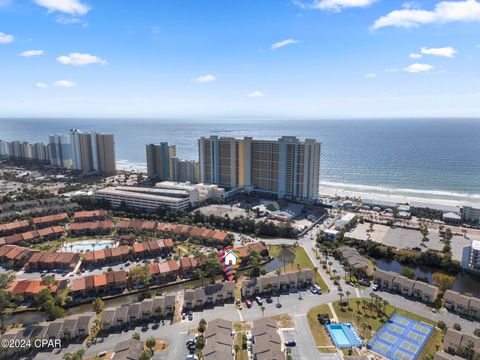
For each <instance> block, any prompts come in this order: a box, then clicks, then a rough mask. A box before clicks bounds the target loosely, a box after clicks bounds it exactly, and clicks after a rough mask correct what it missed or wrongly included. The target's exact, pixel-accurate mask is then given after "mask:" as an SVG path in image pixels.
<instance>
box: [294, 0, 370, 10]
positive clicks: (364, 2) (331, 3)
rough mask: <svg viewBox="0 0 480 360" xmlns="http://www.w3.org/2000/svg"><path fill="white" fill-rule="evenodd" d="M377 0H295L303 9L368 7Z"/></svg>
mask: <svg viewBox="0 0 480 360" xmlns="http://www.w3.org/2000/svg"><path fill="white" fill-rule="evenodd" d="M376 1H377V0H314V1H310V2H304V1H294V3H295V4H297V5H298V6H300V7H301V8H302V9H320V10H330V11H341V10H342V9H345V8H356V7H367V6H370V5H372V4H373V3H374V2H376Z"/></svg>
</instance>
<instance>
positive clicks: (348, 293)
mask: <svg viewBox="0 0 480 360" xmlns="http://www.w3.org/2000/svg"><path fill="white" fill-rule="evenodd" d="M345 294H346V295H347V303H350V300H349V298H348V297H349V296H350V295H352V293H351V292H350V291H348V290H347V291H346V292H345Z"/></svg>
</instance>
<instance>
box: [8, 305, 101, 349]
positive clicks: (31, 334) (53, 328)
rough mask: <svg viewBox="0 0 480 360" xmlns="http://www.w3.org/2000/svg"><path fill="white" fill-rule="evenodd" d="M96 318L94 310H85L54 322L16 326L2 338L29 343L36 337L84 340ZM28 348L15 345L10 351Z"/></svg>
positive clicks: (65, 340)
mask: <svg viewBox="0 0 480 360" xmlns="http://www.w3.org/2000/svg"><path fill="white" fill-rule="evenodd" d="M95 318H96V316H95V313H94V312H85V313H83V314H80V315H72V316H69V317H66V318H63V319H57V320H55V321H52V322H43V323H40V324H38V325H30V326H27V327H25V328H14V329H12V330H9V331H8V332H6V333H5V334H4V335H2V336H1V339H2V340H3V339H11V340H13V339H14V340H18V341H25V343H27V341H28V340H31V341H33V340H35V339H45V340H55V339H60V340H62V342H70V341H73V340H83V339H85V338H86V337H87V336H88V335H90V333H91V331H92V327H93V325H94V321H95ZM28 350H29V349H26V348H22V347H15V348H10V352H9V353H11V354H13V353H21V352H23V351H28Z"/></svg>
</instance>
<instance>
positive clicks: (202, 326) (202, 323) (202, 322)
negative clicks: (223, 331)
mask: <svg viewBox="0 0 480 360" xmlns="http://www.w3.org/2000/svg"><path fill="white" fill-rule="evenodd" d="M206 328H207V322H206V321H205V319H200V321H199V323H198V331H199V332H201V333H202V334H203V333H204V332H205V329H206Z"/></svg>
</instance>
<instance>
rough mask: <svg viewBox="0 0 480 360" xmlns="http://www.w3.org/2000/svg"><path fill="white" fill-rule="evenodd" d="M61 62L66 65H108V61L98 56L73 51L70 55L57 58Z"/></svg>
mask: <svg viewBox="0 0 480 360" xmlns="http://www.w3.org/2000/svg"><path fill="white" fill-rule="evenodd" d="M57 61H58V62H59V63H62V64H65V65H74V66H84V65H89V64H100V65H106V64H107V62H106V61H105V60H103V59H102V58H99V57H98V56H94V55H90V54H81V53H71V54H69V55H63V56H59V57H58V58H57Z"/></svg>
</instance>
